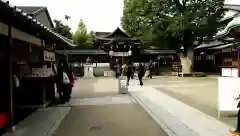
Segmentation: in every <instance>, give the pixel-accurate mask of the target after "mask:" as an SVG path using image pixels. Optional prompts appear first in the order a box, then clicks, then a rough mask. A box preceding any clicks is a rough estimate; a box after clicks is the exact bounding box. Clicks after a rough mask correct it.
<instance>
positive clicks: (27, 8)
mask: <svg viewBox="0 0 240 136" xmlns="http://www.w3.org/2000/svg"><path fill="white" fill-rule="evenodd" d="M17 8H19V9H21V10H23V11H24V12H26V13H27V14H34V13H36V12H37V11H39V10H41V9H44V8H45V7H34V6H17Z"/></svg>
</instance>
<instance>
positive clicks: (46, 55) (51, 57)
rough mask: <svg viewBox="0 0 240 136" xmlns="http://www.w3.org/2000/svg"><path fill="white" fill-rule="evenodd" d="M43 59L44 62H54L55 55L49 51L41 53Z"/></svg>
mask: <svg viewBox="0 0 240 136" xmlns="http://www.w3.org/2000/svg"><path fill="white" fill-rule="evenodd" d="M43 59H44V61H55V53H54V52H49V51H46V50H45V51H43Z"/></svg>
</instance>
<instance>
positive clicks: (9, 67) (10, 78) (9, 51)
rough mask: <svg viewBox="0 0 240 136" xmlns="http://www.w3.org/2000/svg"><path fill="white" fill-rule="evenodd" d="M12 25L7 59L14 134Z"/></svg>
mask: <svg viewBox="0 0 240 136" xmlns="http://www.w3.org/2000/svg"><path fill="white" fill-rule="evenodd" d="M10 24H11V23H9V24H8V40H7V45H6V52H5V53H6V59H7V68H8V79H7V80H8V88H9V97H10V116H11V118H10V119H11V126H12V128H11V129H12V132H14V131H15V125H14V104H13V101H14V100H13V99H14V98H13V78H12V51H11V50H12V33H11V25H10Z"/></svg>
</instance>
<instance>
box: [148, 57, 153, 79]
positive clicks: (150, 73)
mask: <svg viewBox="0 0 240 136" xmlns="http://www.w3.org/2000/svg"><path fill="white" fill-rule="evenodd" d="M147 70H148V72H149V73H148V78H152V70H153V62H152V60H150V62H149V64H148V68H147Z"/></svg>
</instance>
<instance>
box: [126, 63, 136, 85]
mask: <svg viewBox="0 0 240 136" xmlns="http://www.w3.org/2000/svg"><path fill="white" fill-rule="evenodd" d="M133 70H134V65H133V63H132V61H131V60H129V61H128V63H127V65H126V75H127V84H128V85H129V81H130V78H132V75H133Z"/></svg>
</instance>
